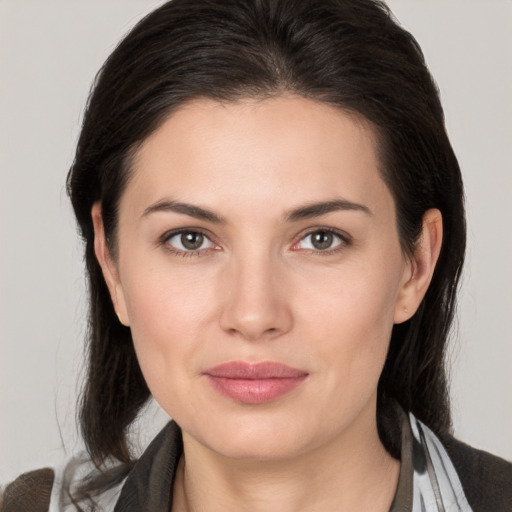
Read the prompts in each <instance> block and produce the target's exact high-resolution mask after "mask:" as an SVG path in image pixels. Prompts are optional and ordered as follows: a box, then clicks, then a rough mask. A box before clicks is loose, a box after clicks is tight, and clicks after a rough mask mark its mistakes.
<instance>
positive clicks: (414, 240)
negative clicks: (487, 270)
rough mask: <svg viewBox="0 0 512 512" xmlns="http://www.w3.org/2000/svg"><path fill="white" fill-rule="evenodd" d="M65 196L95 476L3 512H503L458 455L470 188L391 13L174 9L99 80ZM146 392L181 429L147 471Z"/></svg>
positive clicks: (192, 5) (476, 471) (461, 448)
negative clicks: (133, 440)
mask: <svg viewBox="0 0 512 512" xmlns="http://www.w3.org/2000/svg"><path fill="white" fill-rule="evenodd" d="M68 186H69V192H70V196H71V200H72V203H73V206H74V209H75V213H76V216H77V219H78V222H79V225H80V228H81V231H82V234H83V237H84V240H85V243H86V261H87V268H88V272H89V278H90V290H89V291H90V297H91V301H90V325H91V331H90V340H89V373H88V380H87V385H86V388H85V390H84V395H83V402H82V409H81V425H82V432H83V436H84V439H85V441H86V444H87V447H88V451H89V455H90V458H91V460H92V462H93V463H94V465H95V466H96V467H97V468H98V469H99V471H92V472H91V473H90V474H89V475H88V476H86V477H85V478H84V479H82V480H80V479H78V478H77V477H76V475H75V474H74V473H73V471H74V469H75V468H76V464H70V465H69V467H68V471H67V472H66V473H65V474H64V475H63V476H62V478H60V477H59V478H58V479H57V480H58V481H56V482H55V483H54V482H53V474H52V473H51V472H48V471H46V472H44V471H43V472H39V473H36V474H32V475H30V477H28V478H30V485H27V477H22V478H21V479H20V480H18V481H17V483H15V484H13V486H11V488H10V489H8V490H7V491H6V498H5V504H4V509H5V510H22V509H25V510H27V505H26V503H27V499H29V498H28V497H27V493H28V492H31V491H30V490H32V491H33V490H34V489H36V490H37V492H38V493H39V494H38V496H37V501H38V506H42V507H44V506H47V505H48V499H49V498H50V497H51V501H52V503H51V506H52V507H57V506H58V505H59V504H60V505H62V506H64V505H65V503H66V501H71V502H73V503H74V505H73V506H75V507H77V508H78V507H81V508H84V509H87V507H89V506H90V505H91V503H96V506H97V508H100V507H104V508H106V509H109V507H110V509H112V510H123V511H124V510H151V511H153V510H154V511H158V510H171V509H172V510H173V511H182V510H188V511H193V510H212V511H213V510H217V509H218V510H231V509H235V510H240V509H242V510H297V511H300V510H354V509H357V510H376V511H379V510H414V511H415V510H428V511H430V510H509V509H510V507H511V506H512V498H511V492H512V491H511V487H512V469H511V466H510V464H508V463H506V462H505V461H503V460H501V459H498V458H496V457H493V456H491V455H489V454H485V453H483V452H478V451H476V450H472V449H470V448H469V447H467V446H465V445H462V444H461V443H459V442H457V441H456V440H454V439H453V438H452V437H451V436H450V410H449V404H448V391H447V384H446V376H445V371H444V366H443V362H444V350H445V345H446V339H447V335H448V332H449V328H450V324H451V320H452V317H453V311H454V306H455V298H456V291H457V285H458V280H459V276H460V272H461V268H462V262H463V258H464V246H465V229H464V207H463V192H462V183H461V178H460V172H459V168H458V164H457V161H456V158H455V156H454V154H453V151H452V149H451V146H450V143H449V141H448V139H447V137H446V133H445V130H444V124H443V113H442V109H441V105H440V103H439V98H438V95H437V92H436V88H435V85H434V84H433V82H432V79H431V77H430V75H429V73H428V71H427V69H426V67H425V65H424V62H423V59H422V56H421V52H420V50H419V48H418V46H417V44H416V42H415V41H414V39H413V38H412V37H411V36H410V35H409V34H408V33H407V32H405V31H404V30H403V29H401V28H399V27H398V26H397V25H396V24H395V23H394V22H393V21H392V20H391V19H390V16H389V13H388V12H387V10H386V8H385V7H384V6H383V5H382V4H380V3H377V2H370V1H362V0H352V1H342V0H338V1H335V0H332V1H325V2H319V3H316V2H309V1H287V0H282V1H270V0H269V1H263V0H262V1H249V0H246V1H242V2H240V1H237V2H234V1H233V2H230V1H220V0H217V1H211V0H210V1H199V0H197V1H185V0H174V1H173V2H170V3H169V4H166V5H164V6H162V7H161V8H160V9H158V10H157V11H155V12H154V13H152V14H151V15H149V16H148V17H147V18H145V19H144V20H143V21H142V22H141V23H140V24H139V25H137V26H136V27H135V28H134V29H133V30H132V32H131V33H130V34H129V35H128V36H127V37H126V38H125V40H124V41H123V42H122V43H121V44H120V46H119V47H118V48H117V49H116V50H115V52H114V53H113V54H112V56H111V57H110V58H109V59H108V61H107V62H106V64H105V66H104V68H103V69H102V71H101V74H100V76H99V77H98V81H97V83H96V86H95V89H94V91H93V93H92V95H91V98H90V101H89V105H88V110H87V113H86V116H85V119H84V125H83V129H82V133H81V136H80V140H79V143H78V148H77V153H76V158H75V162H74V165H73V167H72V169H71V171H70V175H69V180H68ZM443 240H444V242H443ZM150 395H152V396H153V397H154V398H155V399H156V400H157V401H158V403H159V404H160V405H161V406H162V408H163V409H164V410H165V411H166V412H167V413H168V414H169V416H171V417H172V418H173V419H174V420H175V422H173V423H170V424H169V425H168V426H167V427H166V428H165V429H164V430H163V431H162V433H161V434H160V435H159V436H158V437H157V438H156V439H155V440H154V442H153V443H152V444H151V445H150V447H149V448H148V450H147V451H146V452H145V453H144V454H143V455H142V457H141V458H140V459H139V460H138V461H134V460H133V458H132V457H133V456H132V454H131V452H130V448H129V445H128V443H127V433H128V430H129V427H130V426H131V425H132V423H133V422H134V420H135V419H136V417H137V415H138V413H139V412H140V410H141V408H142V407H143V406H144V404H145V403H146V402H147V400H148V398H149V397H150ZM312 468H314V470H313V471H312ZM60 480H63V482H60ZM60 483H62V485H60ZM41 489H43V490H42V492H41ZM50 489H53V490H52V495H51V496H50V494H49V492H50ZM23 500H25V503H24V504H23V505H20V503H23ZM9 507H11V508H9ZM13 507H18V508H13ZM22 507H25V508H22Z"/></svg>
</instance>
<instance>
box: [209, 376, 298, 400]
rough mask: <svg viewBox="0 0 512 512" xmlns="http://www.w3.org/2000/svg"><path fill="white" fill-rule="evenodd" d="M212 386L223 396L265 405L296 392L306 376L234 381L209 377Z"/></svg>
mask: <svg viewBox="0 0 512 512" xmlns="http://www.w3.org/2000/svg"><path fill="white" fill-rule="evenodd" d="M207 377H208V379H209V381H210V383H211V385H212V386H213V387H214V388H215V389H216V390H217V391H218V392H220V393H221V394H222V395H224V396H227V397H229V398H231V399H232V400H235V401H237V402H242V403H244V404H264V403H266V402H271V401H272V400H276V399H277V398H280V397H282V396H284V395H286V394H288V393H290V392H291V391H292V390H294V389H295V388H296V387H297V386H298V385H299V384H301V383H302V382H303V381H304V379H305V378H306V376H300V377H284V378H283V377H280V378H270V379H232V378H226V377H213V376H211V375H207Z"/></svg>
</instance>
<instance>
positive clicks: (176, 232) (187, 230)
mask: <svg viewBox="0 0 512 512" xmlns="http://www.w3.org/2000/svg"><path fill="white" fill-rule="evenodd" d="M318 231H326V232H328V233H333V234H334V235H336V236H338V237H339V238H340V239H341V240H342V241H343V242H344V243H347V244H348V243H351V242H352V236H351V235H349V234H348V233H347V232H346V231H343V230H340V229H337V228H333V227H328V226H315V227H309V228H306V229H304V230H302V231H301V232H300V233H298V234H297V235H295V236H294V238H293V241H292V242H291V245H292V246H293V245H295V244H297V243H298V242H300V241H301V240H303V239H304V238H306V237H307V236H309V235H312V234H314V233H317V232H318ZM181 233H201V234H202V235H203V236H205V237H206V238H208V240H209V241H210V242H212V243H213V244H216V245H221V244H220V243H219V242H218V240H216V237H215V236H214V235H213V234H212V233H211V232H210V231H209V230H207V229H204V228H200V227H182V228H175V229H170V230H168V231H166V232H165V233H164V234H162V235H161V236H160V237H159V243H162V244H164V243H166V242H167V241H168V240H169V239H170V238H172V237H173V236H176V235H179V234H181ZM176 250H179V249H176ZM199 250H205V249H199ZM190 252H192V251H190Z"/></svg>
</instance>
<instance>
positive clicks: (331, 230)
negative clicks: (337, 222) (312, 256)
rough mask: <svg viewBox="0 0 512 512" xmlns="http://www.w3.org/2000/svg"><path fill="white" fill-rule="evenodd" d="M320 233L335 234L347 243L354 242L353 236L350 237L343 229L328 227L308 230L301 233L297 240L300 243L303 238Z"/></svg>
mask: <svg viewBox="0 0 512 512" xmlns="http://www.w3.org/2000/svg"><path fill="white" fill-rule="evenodd" d="M319 231H326V232H327V233H332V234H334V235H336V236H339V237H340V238H341V239H342V240H344V241H345V242H350V241H351V240H352V236H351V235H349V234H348V233H347V232H346V231H343V230H341V229H336V228H332V227H327V226H319V227H315V228H308V229H306V230H304V231H302V232H301V233H299V234H298V235H297V236H296V240H297V241H300V240H302V239H303V238H305V237H307V236H309V235H312V234H313V233H318V232H319Z"/></svg>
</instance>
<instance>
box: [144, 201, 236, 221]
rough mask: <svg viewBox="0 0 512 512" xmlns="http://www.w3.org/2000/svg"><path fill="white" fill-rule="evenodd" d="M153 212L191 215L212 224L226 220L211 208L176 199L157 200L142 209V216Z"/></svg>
mask: <svg viewBox="0 0 512 512" xmlns="http://www.w3.org/2000/svg"><path fill="white" fill-rule="evenodd" d="M155 212H175V213H181V214H182V215H188V216H189V217H193V218H195V219H199V220H205V221H208V222H213V223H214V224H226V220H225V219H224V218H222V217H220V216H219V215H217V214H216V213H214V212H212V211H211V210H208V209H206V208H202V207H201V206H196V205H193V204H189V203H180V202H178V201H172V200H168V199H164V200H162V201H158V202H156V203H154V204H152V205H151V206H148V207H147V208H146V209H145V210H144V213H143V214H142V217H146V216H147V215H150V214H152V213H155Z"/></svg>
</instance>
